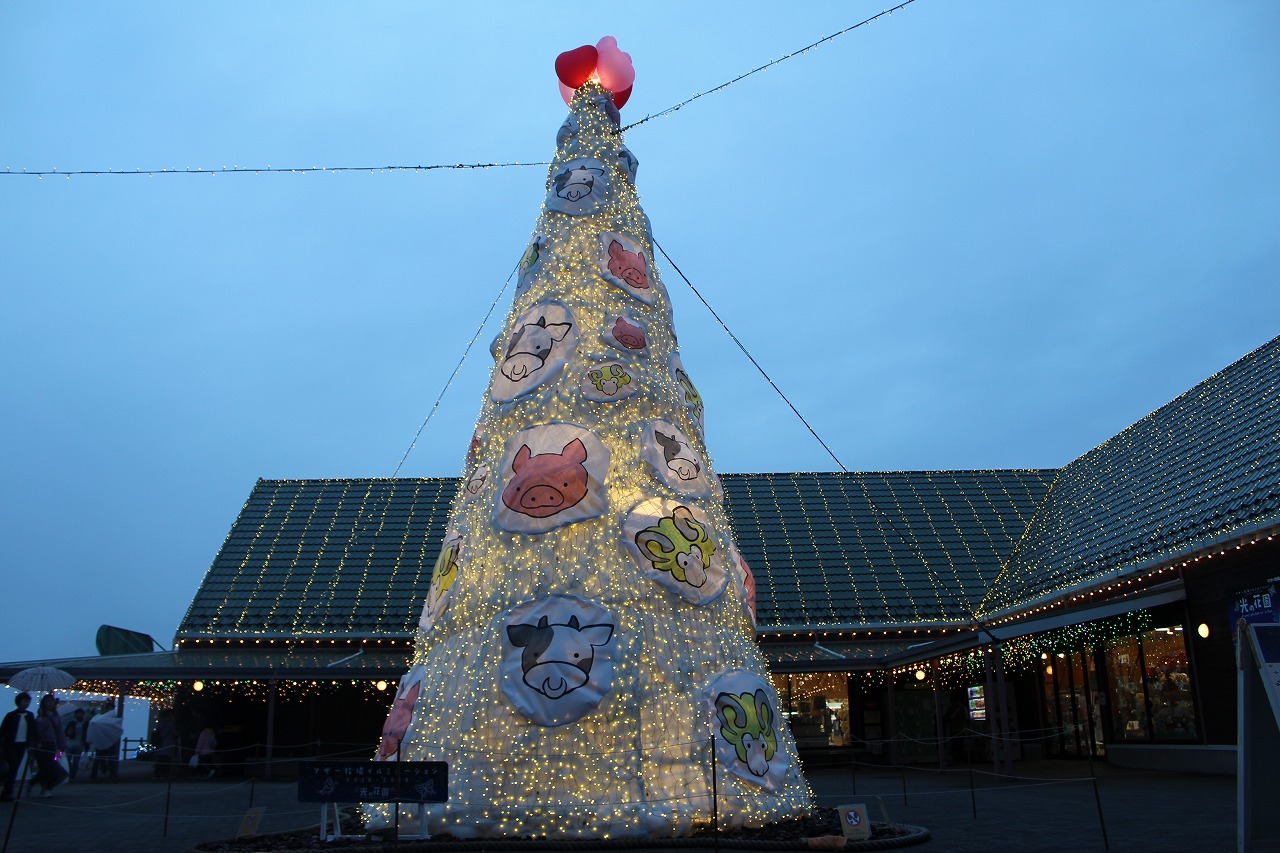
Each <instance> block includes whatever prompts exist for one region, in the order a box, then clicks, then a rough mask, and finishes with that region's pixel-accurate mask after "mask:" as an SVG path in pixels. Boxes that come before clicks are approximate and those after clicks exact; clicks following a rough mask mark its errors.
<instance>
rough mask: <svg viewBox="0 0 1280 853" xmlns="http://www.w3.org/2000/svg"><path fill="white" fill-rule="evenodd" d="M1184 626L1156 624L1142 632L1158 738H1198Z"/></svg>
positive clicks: (1154, 732)
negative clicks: (1157, 625) (1169, 626)
mask: <svg viewBox="0 0 1280 853" xmlns="http://www.w3.org/2000/svg"><path fill="white" fill-rule="evenodd" d="M1182 633H1183V632H1182V626H1180V625H1178V626H1174V627H1172V628H1156V629H1155V630H1153V631H1147V632H1146V633H1145V634H1143V635H1142V656H1143V660H1144V661H1145V664H1146V675H1147V701H1148V704H1149V705H1150V709H1151V736H1152V737H1153V738H1154V739H1155V740H1195V739H1196V711H1195V703H1194V702H1193V701H1192V698H1191V675H1190V672H1189V669H1188V666H1187V644H1186V641H1185V640H1184V638H1183V636H1182Z"/></svg>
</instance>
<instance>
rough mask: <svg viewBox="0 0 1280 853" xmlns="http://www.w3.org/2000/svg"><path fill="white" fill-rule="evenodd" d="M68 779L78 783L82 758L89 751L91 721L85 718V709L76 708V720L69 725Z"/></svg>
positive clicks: (66, 732)
mask: <svg viewBox="0 0 1280 853" xmlns="http://www.w3.org/2000/svg"><path fill="white" fill-rule="evenodd" d="M63 734H65V735H66V736H67V771H68V775H67V779H68V780H69V781H72V782H74V781H76V771H77V770H79V769H80V756H82V755H84V754H85V752H87V751H88V750H89V721H88V720H86V719H85V718H84V708H76V713H75V719H74V720H72V721H71V722H69V723H67V728H66V731H65V732H63Z"/></svg>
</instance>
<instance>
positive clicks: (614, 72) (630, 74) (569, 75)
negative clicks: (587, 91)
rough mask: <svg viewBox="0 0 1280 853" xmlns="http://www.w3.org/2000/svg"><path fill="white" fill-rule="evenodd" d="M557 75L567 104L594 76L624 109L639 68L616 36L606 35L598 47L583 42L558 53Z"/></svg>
mask: <svg viewBox="0 0 1280 853" xmlns="http://www.w3.org/2000/svg"><path fill="white" fill-rule="evenodd" d="M556 76H557V77H559V78H560V97H562V98H564V102H565V103H566V104H568V103H570V102H572V101H573V93H574V92H575V91H577V90H578V89H580V88H581V87H582V85H583V84H584V83H586V82H587V81H588V80H595V81H596V82H597V83H599V84H600V85H601V86H603V87H604V88H605V89H607V90H608V91H609V92H610V93H612V95H613V105H614V106H615V107H617V108H618V109H622V107H623V106H624V105H625V104H626V103H627V99H628V98H630V97H631V88H632V84H634V83H635V79H636V70H635V68H634V67H632V65H631V54H629V53H623V52H622V51H621V50H620V49H619V48H618V40H617V39H615V38H614V37H613V36H605V37H604V38H602V39H600V41H598V42H596V46H595V47H592V46H591V45H589V44H584V45H583V46H582V47H575V48H574V49H573V50H566V51H565V52H564V53H562V54H560V55H559V56H557V57H556Z"/></svg>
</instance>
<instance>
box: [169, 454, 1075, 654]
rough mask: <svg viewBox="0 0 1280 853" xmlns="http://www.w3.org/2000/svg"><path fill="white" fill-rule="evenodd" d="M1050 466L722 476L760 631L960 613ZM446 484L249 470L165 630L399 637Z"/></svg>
mask: <svg viewBox="0 0 1280 853" xmlns="http://www.w3.org/2000/svg"><path fill="white" fill-rule="evenodd" d="M1052 473H1053V472H1051V471H941V472H910V473H886V474H728V475H725V476H724V477H723V481H724V484H725V492H726V495H727V501H726V507H727V509H728V512H729V514H730V517H731V519H732V522H733V525H734V528H735V530H736V533H737V537H738V544H739V548H740V549H741V551H742V553H743V556H744V557H745V558H746V560H747V562H748V563H750V564H751V566H752V568H753V569H754V571H755V574H756V583H757V590H758V592H757V599H758V608H759V615H760V619H759V626H760V628H761V630H767V629H769V628H777V627H791V626H796V627H799V626H823V625H826V626H834V625H850V626H860V625H878V624H901V623H922V622H923V623H938V622H942V623H948V622H957V621H959V622H967V621H968V618H969V608H970V606H971V605H972V604H975V603H976V602H977V601H978V600H979V599H980V598H981V596H982V594H983V592H984V591H985V590H986V589H987V586H988V585H989V583H990V582H991V581H992V580H993V579H994V578H995V576H996V574H997V573H998V572H999V569H1000V566H1001V565H1002V563H1003V561H1004V559H1005V558H1006V557H1007V555H1008V554H1009V552H1010V550H1011V548H1012V546H1013V543H1014V542H1015V541H1016V540H1017V538H1018V536H1019V535H1020V534H1021V533H1022V530H1023V528H1024V527H1025V525H1026V522H1027V519H1029V518H1030V517H1031V514H1032V512H1033V511H1034V507H1035V505H1036V503H1037V502H1038V501H1039V500H1040V498H1041V497H1042V496H1043V495H1044V492H1045V489H1046V488H1047V485H1048V482H1049V479H1050V477H1051V476H1052ZM457 488H458V481H457V480H456V479H453V478H429V479H402V480H379V479H352V480H260V481H258V483H257V485H256V486H255V487H254V490H253V493H252V494H251V495H250V496H249V499H248V501H246V503H245V505H244V508H243V509H242V510H241V513H240V517H239V518H238V519H237V520H236V523H235V526H234V527H233V528H232V530H231V533H230V534H229V535H228V536H227V540H226V542H225V543H224V544H223V546H222V549H221V550H220V551H219V552H218V555H217V557H216V558H215V559H214V562H213V565H212V566H211V567H210V569H209V572H208V574H207V576H206V577H205V580H204V583H203V584H201V586H200V589H199V591H198V592H197V593H196V596H195V599H194V600H193V601H192V603H191V608H190V609H189V610H188V612H187V615H186V617H185V618H184V619H183V622H182V625H181V627H180V628H179V630H178V638H179V639H193V638H214V637H220V638H236V637H255V638H266V637H292V636H297V637H308V636H324V637H404V636H406V635H409V634H411V633H412V631H413V629H414V626H415V624H416V621H417V617H418V613H419V611H420V610H421V607H422V599H423V597H424V596H425V595H426V589H427V585H428V583H429V581H430V577H431V569H432V566H433V564H434V562H435V558H436V554H437V551H438V549H439V543H440V538H441V536H442V535H443V533H444V523H445V520H446V518H447V515H448V510H449V504H450V502H451V501H452V499H453V497H454V495H455V493H456V491H457ZM873 507H874V508H873Z"/></svg>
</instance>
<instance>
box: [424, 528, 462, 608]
mask: <svg viewBox="0 0 1280 853" xmlns="http://www.w3.org/2000/svg"><path fill="white" fill-rule="evenodd" d="M462 568H463V559H462V536H460V535H459V534H458V533H456V532H449V533H446V534H445V537H444V542H443V543H441V545H440V554H439V556H437V557H436V564H435V568H433V569H432V570H431V586H430V587H428V588H427V600H426V603H425V604H423V605H422V615H421V616H420V617H419V618H418V627H419V628H421V629H422V630H424V631H430V630H431V626H432V625H435V624H436V623H437V622H438V621H440V617H441V616H443V615H444V612H445V610H446V609H448V607H449V595H450V593H451V592H452V591H453V585H454V584H455V583H457V582H458V576H459V575H460V574H461V573H462Z"/></svg>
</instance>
